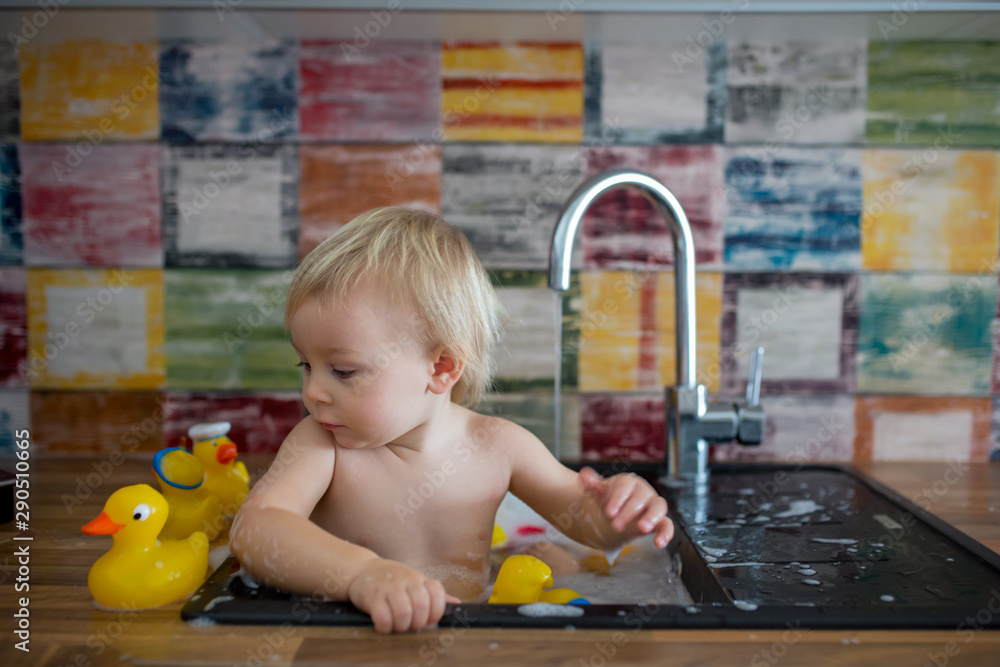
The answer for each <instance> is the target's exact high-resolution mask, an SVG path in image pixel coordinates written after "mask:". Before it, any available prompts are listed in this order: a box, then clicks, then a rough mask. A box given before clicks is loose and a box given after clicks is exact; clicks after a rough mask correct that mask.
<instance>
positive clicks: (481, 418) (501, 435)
mask: <svg viewBox="0 0 1000 667" xmlns="http://www.w3.org/2000/svg"><path fill="white" fill-rule="evenodd" d="M467 437H468V438H469V439H470V440H471V441H472V442H474V443H479V444H488V445H490V446H496V447H500V448H502V449H505V450H509V449H510V448H511V447H520V446H531V445H532V444H533V443H538V445H540V446H542V447H544V445H542V443H541V441H540V440H539V439H538V438H537V437H535V434H534V433H532V432H531V431H529V430H528V429H526V428H524V427H523V426H521V425H519V424H516V423H514V422H512V421H510V420H509V419H504V418H503V417H496V416H494V415H486V414H482V413H478V412H473V411H471V410H470V411H469V421H468V428H467Z"/></svg>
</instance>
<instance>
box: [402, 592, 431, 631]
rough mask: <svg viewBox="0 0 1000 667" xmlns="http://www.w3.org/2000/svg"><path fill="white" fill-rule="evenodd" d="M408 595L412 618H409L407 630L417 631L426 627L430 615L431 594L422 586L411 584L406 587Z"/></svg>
mask: <svg viewBox="0 0 1000 667" xmlns="http://www.w3.org/2000/svg"><path fill="white" fill-rule="evenodd" d="M406 591H407V593H409V595H410V606H411V608H412V609H413V616H412V617H411V618H410V627H409V628H408V629H409V630H419V629H420V628H422V627H424V626H425V625H428V619H429V617H430V614H431V594H430V591H428V590H427V588H426V587H425V586H423V585H422V584H419V583H417V584H412V585H410V586H407V587H406Z"/></svg>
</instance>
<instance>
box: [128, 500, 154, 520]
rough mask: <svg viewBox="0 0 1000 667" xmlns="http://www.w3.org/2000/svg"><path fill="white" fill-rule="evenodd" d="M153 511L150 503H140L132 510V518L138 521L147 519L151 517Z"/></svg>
mask: <svg viewBox="0 0 1000 667" xmlns="http://www.w3.org/2000/svg"><path fill="white" fill-rule="evenodd" d="M152 513H153V510H152V509H150V507H149V505H147V504H146V503H140V504H139V505H136V506H135V509H134V510H132V518H133V519H135V520H136V521H145V520H146V519H148V518H149V515H150V514H152Z"/></svg>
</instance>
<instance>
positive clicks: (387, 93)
mask: <svg viewBox="0 0 1000 667" xmlns="http://www.w3.org/2000/svg"><path fill="white" fill-rule="evenodd" d="M299 51H300V59H299V76H300V77H301V81H302V90H301V92H300V97H299V113H300V114H301V117H302V119H301V125H302V130H301V136H302V138H303V139H335V140H348V141H420V140H428V139H433V140H436V141H440V140H441V136H442V135H441V130H440V129H439V128H440V122H441V119H440V109H441V46H440V45H439V44H437V43H436V42H416V41H414V42H401V41H400V42H395V41H393V42H390V41H373V42H371V43H370V44H368V45H367V46H366V47H365V48H364V50H359V49H358V47H357V46H355V45H354V44H353V41H343V42H342V41H333V40H303V41H302V43H301V45H300V46H299Z"/></svg>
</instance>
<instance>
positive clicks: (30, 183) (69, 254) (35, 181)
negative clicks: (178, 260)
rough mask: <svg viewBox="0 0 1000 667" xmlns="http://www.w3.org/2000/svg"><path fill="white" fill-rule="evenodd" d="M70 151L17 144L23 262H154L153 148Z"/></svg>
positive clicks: (156, 179)
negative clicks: (77, 157) (80, 154)
mask: <svg viewBox="0 0 1000 667" xmlns="http://www.w3.org/2000/svg"><path fill="white" fill-rule="evenodd" d="M75 149H76V147H74V146H67V145H42V144H22V145H21V172H22V179H23V200H24V262H25V264H28V265H30V266H162V265H163V247H162V244H161V241H160V147H159V146H157V145H140V144H132V145H123V146H94V147H93V150H92V151H90V152H89V153H88V155H87V156H86V157H84V158H82V160H81V161H80V162H76V161H73V160H69V158H68V156H70V155H71V154H72V151H73V150H75ZM67 161H69V162H71V163H72V164H74V165H75V166H69V165H68V164H67Z"/></svg>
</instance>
